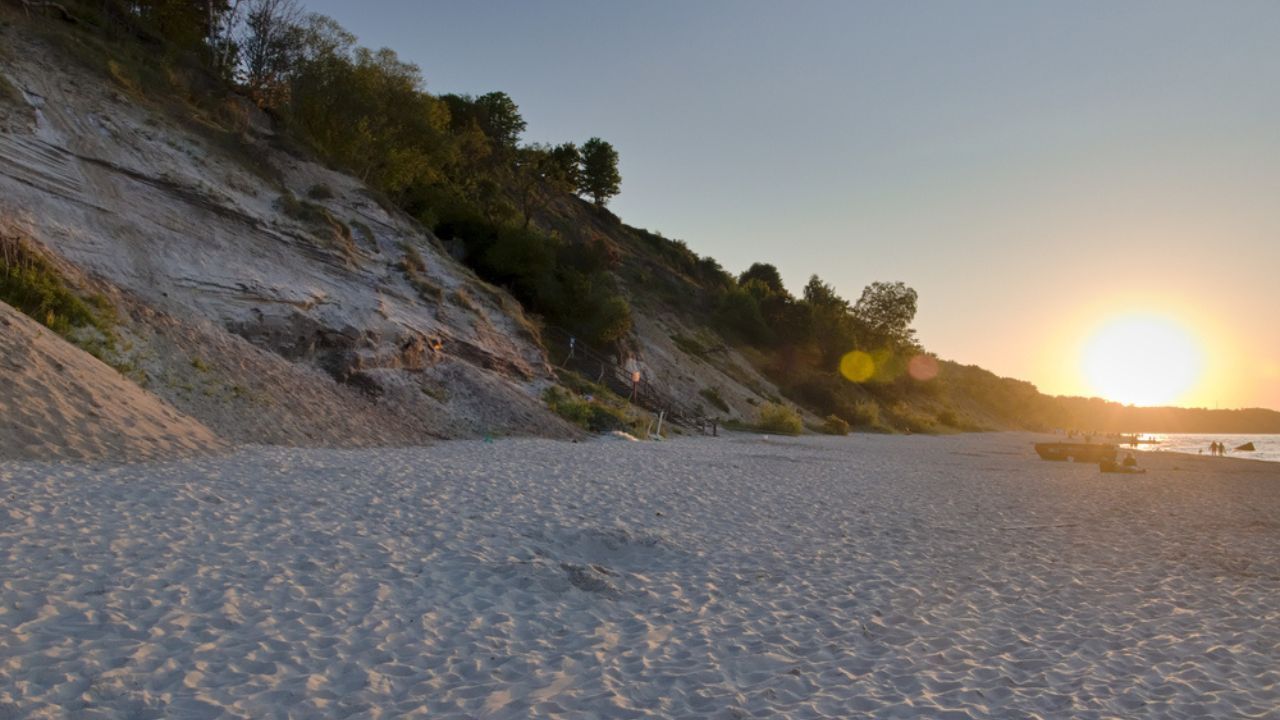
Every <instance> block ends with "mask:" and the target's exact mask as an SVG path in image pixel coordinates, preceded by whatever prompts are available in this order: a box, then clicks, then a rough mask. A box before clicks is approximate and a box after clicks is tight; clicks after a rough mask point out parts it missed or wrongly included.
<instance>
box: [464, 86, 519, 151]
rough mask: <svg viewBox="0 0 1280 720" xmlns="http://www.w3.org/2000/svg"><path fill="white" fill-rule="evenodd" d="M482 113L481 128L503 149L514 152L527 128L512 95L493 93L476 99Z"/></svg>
mask: <svg viewBox="0 0 1280 720" xmlns="http://www.w3.org/2000/svg"><path fill="white" fill-rule="evenodd" d="M476 106H477V107H478V108H479V109H480V111H481V121H480V128H481V129H482V130H484V134H485V135H488V136H489V138H490V139H492V140H493V142H494V143H495V144H496V145H497V146H498V147H499V148H502V149H506V150H514V149H515V147H516V144H517V143H519V142H520V134H521V133H523V132H524V130H525V127H526V126H527V125H526V123H525V121H524V118H523V117H521V116H520V108H519V107H517V106H516V103H515V101H514V100H512V99H511V96H510V95H507V94H506V93H504V92H491V93H486V94H484V95H481V96H480V97H478V98H476Z"/></svg>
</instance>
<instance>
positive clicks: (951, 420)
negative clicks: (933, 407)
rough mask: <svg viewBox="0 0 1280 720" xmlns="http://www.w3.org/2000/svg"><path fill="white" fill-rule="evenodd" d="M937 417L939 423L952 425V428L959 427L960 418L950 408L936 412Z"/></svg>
mask: <svg viewBox="0 0 1280 720" xmlns="http://www.w3.org/2000/svg"><path fill="white" fill-rule="evenodd" d="M937 418H938V424H939V425H946V426H948V427H953V428H958V427H961V424H960V419H959V418H957V417H956V413H955V411H954V410H950V409H948V410H943V411H942V412H940V413H938V415H937Z"/></svg>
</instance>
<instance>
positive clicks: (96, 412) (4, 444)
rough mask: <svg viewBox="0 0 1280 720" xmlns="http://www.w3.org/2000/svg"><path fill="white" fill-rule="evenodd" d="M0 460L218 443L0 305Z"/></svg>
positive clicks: (109, 455)
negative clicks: (0, 380)
mask: <svg viewBox="0 0 1280 720" xmlns="http://www.w3.org/2000/svg"><path fill="white" fill-rule="evenodd" d="M0 379H2V382H0V458H27V459H34V460H52V459H55V458H65V459H76V460H98V459H115V460H142V459H147V458H157V457H172V456H174V455H180V454H183V453H190V452H193V451H202V450H212V449H216V448H219V447H222V442H221V441H220V440H219V439H218V438H217V437H216V436H215V435H214V434H213V433H212V432H210V431H209V430H208V428H206V427H204V426H203V425H201V424H200V423H199V422H197V421H195V420H193V419H191V418H189V417H186V416H184V415H182V414H180V413H179V412H178V411H176V410H174V409H173V408H172V407H170V406H168V405H166V404H165V403H164V402H163V401H161V400H159V399H158V398H156V397H155V396H153V395H151V394H150V393H148V392H146V391H145V390H142V389H141V388H139V387H138V386H137V385H135V384H133V383H132V382H130V381H128V380H126V379H125V378H123V377H121V376H120V374H119V373H118V372H116V371H115V370H113V369H112V368H110V367H107V366H106V365H104V364H103V363H101V362H99V361H98V360H97V359H95V358H94V357H93V356H91V355H89V354H88V353H85V352H84V351H82V350H80V349H79V348H76V347H74V346H72V345H71V344H69V343H68V342H66V341H65V340H63V339H62V338H60V337H58V336H57V335H55V334H54V333H52V332H49V331H48V330H47V329H45V328H43V327H41V326H40V325H38V324H36V323H35V322H33V321H32V320H31V319H30V318H28V317H26V316H25V315H23V314H21V313H19V312H18V311H16V310H14V309H13V308H11V307H9V306H8V305H5V304H4V303H0Z"/></svg>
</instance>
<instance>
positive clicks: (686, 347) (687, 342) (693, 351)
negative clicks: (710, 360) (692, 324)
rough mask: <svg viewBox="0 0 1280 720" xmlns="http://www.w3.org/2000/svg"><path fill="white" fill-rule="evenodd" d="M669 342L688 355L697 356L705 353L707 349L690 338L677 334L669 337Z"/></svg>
mask: <svg viewBox="0 0 1280 720" xmlns="http://www.w3.org/2000/svg"><path fill="white" fill-rule="evenodd" d="M671 342H673V343H675V344H676V347H678V348H680V349H681V350H683V351H684V352H685V354H688V355H694V356H699V355H702V354H704V353H706V352H707V349H706V348H705V347H703V346H702V343H700V342H698V341H697V340H694V339H693V338H691V337H687V336H685V335H680V334H679V333H677V334H675V335H672V336H671Z"/></svg>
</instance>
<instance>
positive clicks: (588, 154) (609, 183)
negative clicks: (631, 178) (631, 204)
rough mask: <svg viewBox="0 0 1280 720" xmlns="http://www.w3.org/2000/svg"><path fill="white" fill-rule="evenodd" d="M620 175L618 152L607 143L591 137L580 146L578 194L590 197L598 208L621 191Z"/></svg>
mask: <svg viewBox="0 0 1280 720" xmlns="http://www.w3.org/2000/svg"><path fill="white" fill-rule="evenodd" d="M621 185H622V175H621V174H620V173H619V172H618V151H617V150H614V149H613V146H612V145H610V144H609V143H607V142H605V141H604V140H601V139H600V138H598V137H593V138H591V139H590V140H588V141H586V142H585V143H583V144H582V175H581V177H580V179H579V185H578V192H580V193H582V194H584V195H590V196H591V200H592V201H593V202H594V203H595V204H596V205H599V206H600V207H604V205H605V203H607V202H609V198H611V197H613V196H614V195H617V194H618V192H619V191H620V189H621Z"/></svg>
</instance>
